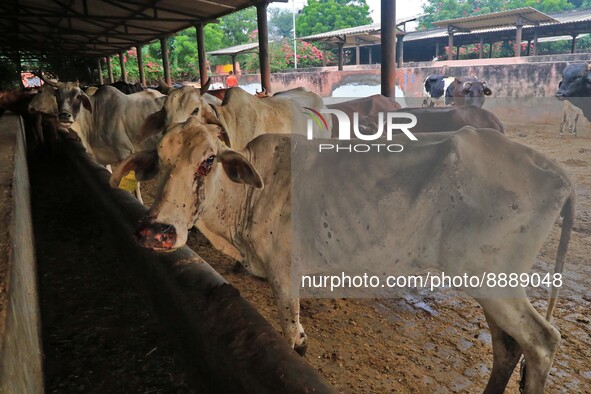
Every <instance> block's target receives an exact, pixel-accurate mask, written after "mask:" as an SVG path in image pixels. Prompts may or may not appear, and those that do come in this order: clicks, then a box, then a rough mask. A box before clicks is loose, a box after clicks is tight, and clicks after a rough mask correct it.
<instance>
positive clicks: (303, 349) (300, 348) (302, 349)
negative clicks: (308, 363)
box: [294, 343, 308, 357]
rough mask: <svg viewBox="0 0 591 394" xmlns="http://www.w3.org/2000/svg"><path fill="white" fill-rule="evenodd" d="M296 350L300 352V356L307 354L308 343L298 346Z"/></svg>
mask: <svg viewBox="0 0 591 394" xmlns="http://www.w3.org/2000/svg"><path fill="white" fill-rule="evenodd" d="M294 350H295V351H296V352H298V354H299V355H300V356H302V357H304V356H305V355H306V351H307V350H308V344H307V343H303V344H301V345H300V346H296V347H295V348H294Z"/></svg>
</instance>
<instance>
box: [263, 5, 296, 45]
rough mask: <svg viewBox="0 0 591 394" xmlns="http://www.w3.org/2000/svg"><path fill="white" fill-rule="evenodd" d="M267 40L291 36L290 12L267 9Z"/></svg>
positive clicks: (291, 17)
mask: <svg viewBox="0 0 591 394" xmlns="http://www.w3.org/2000/svg"><path fill="white" fill-rule="evenodd" d="M269 36H270V37H269V39H271V40H278V39H279V40H280V39H282V38H288V37H292V36H293V15H292V12H291V11H289V10H286V9H281V8H269Z"/></svg>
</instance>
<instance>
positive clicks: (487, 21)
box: [435, 7, 558, 31]
mask: <svg viewBox="0 0 591 394" xmlns="http://www.w3.org/2000/svg"><path fill="white" fill-rule="evenodd" d="M518 22H520V23H519V24H521V25H524V26H527V25H538V24H540V23H548V22H558V21H557V20H556V19H554V18H552V17H551V16H549V15H546V14H544V13H543V12H540V11H538V10H536V9H535V8H532V7H523V8H516V9H513V10H509V11H501V12H493V13H491V14H483V15H475V16H468V17H465V18H456V19H448V20H445V21H439V22H435V25H436V26H440V27H446V28H447V27H448V26H449V27H450V28H454V29H458V30H465V31H471V30H477V29H486V28H494V27H504V26H515V25H517V24H518Z"/></svg>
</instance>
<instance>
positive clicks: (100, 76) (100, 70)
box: [96, 57, 105, 85]
mask: <svg viewBox="0 0 591 394" xmlns="http://www.w3.org/2000/svg"><path fill="white" fill-rule="evenodd" d="M96 69H97V70H98V81H99V85H104V84H105V80H104V79H103V68H102V67H101V58H100V57H99V58H98V59H96Z"/></svg>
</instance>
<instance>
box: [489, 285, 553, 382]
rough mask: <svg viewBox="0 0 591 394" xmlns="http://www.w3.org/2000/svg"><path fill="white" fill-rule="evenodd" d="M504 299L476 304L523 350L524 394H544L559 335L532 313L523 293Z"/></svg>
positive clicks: (522, 291) (518, 291) (520, 291)
mask: <svg viewBox="0 0 591 394" xmlns="http://www.w3.org/2000/svg"><path fill="white" fill-rule="evenodd" d="M505 297H506V298H481V299H478V302H479V303H480V305H482V308H483V309H484V311H485V313H486V314H487V315H488V316H490V318H491V319H492V320H494V322H495V323H496V326H497V327H498V329H500V330H502V331H503V332H504V333H505V334H506V335H508V336H509V337H511V338H513V339H514V340H515V342H517V344H518V345H519V346H520V347H521V349H522V350H523V354H524V356H525V361H526V362H527V375H526V378H525V393H526V394H535V393H543V392H544V385H545V383H546V378H547V377H548V373H549V371H550V367H551V366H552V361H553V360H554V354H555V353H556V349H557V346H558V341H559V340H560V334H559V333H558V331H557V330H556V329H555V328H554V327H552V325H551V324H550V323H548V322H547V321H546V320H544V318H543V317H542V316H541V315H540V314H539V313H538V312H537V311H536V310H535V309H534V307H533V306H532V305H531V304H530V302H529V300H528V299H527V297H526V294H525V290H524V289H516V292H515V293H513V294H510V295H509V294H507V295H506V296H505ZM499 376H500V375H499ZM491 379H492V377H491ZM495 379H497V378H496V377H495ZM487 388H488V386H487Z"/></svg>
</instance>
